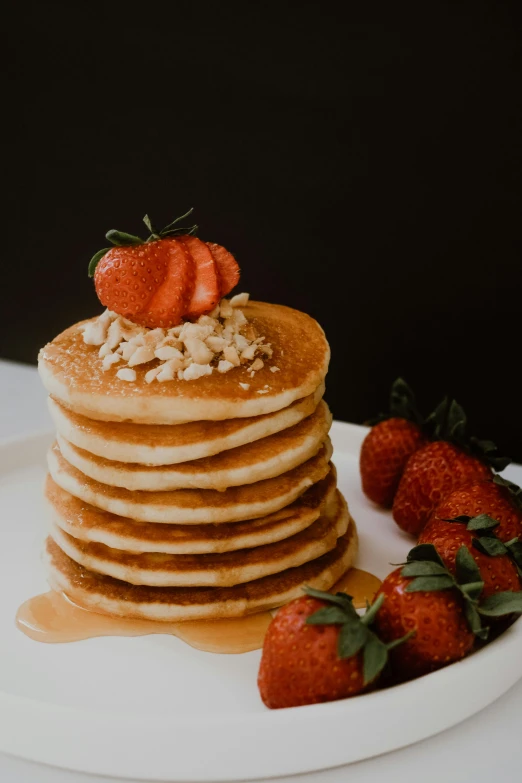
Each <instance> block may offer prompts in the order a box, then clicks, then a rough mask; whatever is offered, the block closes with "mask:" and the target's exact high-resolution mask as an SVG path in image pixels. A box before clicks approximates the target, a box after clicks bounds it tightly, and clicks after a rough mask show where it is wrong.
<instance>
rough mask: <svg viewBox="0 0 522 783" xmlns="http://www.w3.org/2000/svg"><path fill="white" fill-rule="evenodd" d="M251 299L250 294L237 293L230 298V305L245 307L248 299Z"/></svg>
mask: <svg viewBox="0 0 522 783" xmlns="http://www.w3.org/2000/svg"><path fill="white" fill-rule="evenodd" d="M249 299H250V294H236V295H235V296H233V297H232V299H231V300H230V306H231V307H244V306H245V305H247V304H248V300H249Z"/></svg>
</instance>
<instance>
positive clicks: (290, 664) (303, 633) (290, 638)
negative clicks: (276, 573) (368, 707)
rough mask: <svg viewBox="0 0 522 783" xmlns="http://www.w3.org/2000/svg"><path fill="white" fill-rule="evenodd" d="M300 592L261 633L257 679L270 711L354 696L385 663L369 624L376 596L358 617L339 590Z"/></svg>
mask: <svg viewBox="0 0 522 783" xmlns="http://www.w3.org/2000/svg"><path fill="white" fill-rule="evenodd" d="M306 592H307V593H308V596H305V597H303V598H297V599H295V600H294V601H291V602H290V603H289V604H287V605H286V606H284V607H283V608H282V609H280V610H279V611H278V613H277V614H276V616H275V618H274V619H273V620H272V622H271V624H270V626H269V628H268V631H267V634H266V637H265V642H264V646H263V655H262V658H261V665H260V668H259V675H258V681H257V682H258V686H259V692H260V694H261V698H262V699H263V702H264V703H265V704H266V706H267V707H270V708H272V709H277V708H279V707H299V706H301V705H304V704H317V703H319V702H325V701H334V700H336V699H344V698H346V697H347V696H354V695H355V694H356V693H361V691H363V690H366V689H368V687H370V686H371V685H372V684H373V683H375V681H376V679H377V678H378V677H379V675H380V673H381V671H382V669H383V668H384V666H385V665H386V661H387V658H388V648H387V647H386V645H384V644H382V642H381V641H380V640H379V639H378V637H377V636H376V635H375V634H374V633H373V631H371V630H370V628H369V626H370V624H371V623H372V622H373V621H374V619H375V615H376V613H377V612H378V611H379V609H380V606H381V604H382V600H383V599H382V598H381V599H380V601H379V602H378V603H377V602H376V603H374V605H373V606H372V607H371V608H370V609H368V611H367V613H366V615H364V617H362V618H360V617H359V616H358V615H357V612H356V611H355V609H354V607H353V604H352V599H351V597H350V596H348V595H345V594H344V593H337V595H335V596H334V595H330V594H329V593H323V592H320V591H318V590H311V589H310V588H307V589H306Z"/></svg>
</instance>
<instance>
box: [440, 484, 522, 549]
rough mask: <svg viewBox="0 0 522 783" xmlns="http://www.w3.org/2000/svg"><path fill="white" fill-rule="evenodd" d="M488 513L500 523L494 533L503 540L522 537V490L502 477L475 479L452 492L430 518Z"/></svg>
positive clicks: (451, 517) (472, 515)
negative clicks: (487, 479) (488, 479)
mask: <svg viewBox="0 0 522 783" xmlns="http://www.w3.org/2000/svg"><path fill="white" fill-rule="evenodd" d="M479 514H488V516H490V517H493V519H495V520H496V521H497V522H498V525H497V526H496V527H495V534H496V535H497V536H498V538H500V540H501V541H504V543H505V542H507V541H511V539H512V538H517V537H518V538H520V539H522V489H521V488H520V487H518V486H517V485H516V484H513V483H512V482H511V481H507V480H506V479H504V478H503V477H502V476H495V477H494V478H493V480H492V481H475V482H473V483H471V484H467V485H466V486H465V487H461V488H460V489H457V490H455V491H454V492H451V493H450V494H449V495H448V496H447V497H446V498H445V499H444V500H442V501H441V502H440V503H438V504H437V505H436V506H435V508H434V509H433V512H432V514H431V518H430V519H437V518H440V519H453V518H454V517H459V516H468V517H475V516H478V515H479Z"/></svg>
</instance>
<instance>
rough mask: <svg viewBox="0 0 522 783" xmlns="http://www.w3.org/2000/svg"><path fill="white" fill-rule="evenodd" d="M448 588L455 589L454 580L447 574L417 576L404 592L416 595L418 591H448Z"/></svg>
mask: <svg viewBox="0 0 522 783" xmlns="http://www.w3.org/2000/svg"><path fill="white" fill-rule="evenodd" d="M450 587H455V580H454V579H453V577H452V576H450V575H449V574H441V575H440V576H418V577H417V578H416V579H414V580H413V581H412V582H410V584H409V585H408V586H407V587H406V592H407V593H418V592H420V591H426V592H429V591H431V590H448V589H449V588H450Z"/></svg>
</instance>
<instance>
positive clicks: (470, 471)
mask: <svg viewBox="0 0 522 783" xmlns="http://www.w3.org/2000/svg"><path fill="white" fill-rule="evenodd" d="M431 423H432V425H433V435H434V437H435V438H437V440H435V441H434V442H433V443H428V444H427V445H425V446H423V447H422V448H420V449H419V450H418V451H416V452H415V453H414V454H413V455H412V456H411V458H410V459H409V460H408V463H407V465H406V468H405V469H404V473H403V474H402V478H401V480H400V482H399V487H398V489H397V493H396V495H395V500H394V501H393V518H394V520H395V521H396V523H397V524H398V525H399V527H400V528H402V529H403V530H405V531H406V532H408V533H411V534H412V535H414V536H418V535H419V533H420V532H421V530H422V528H423V527H424V525H425V524H426V522H427V521H428V519H429V517H430V515H431V513H432V511H433V509H434V508H435V506H436V505H437V504H438V503H440V502H441V501H443V500H444V499H445V498H446V497H447V496H448V495H449V494H450V493H451V492H453V491H454V490H456V489H459V487H462V486H464V485H465V484H469V483H470V482H473V481H481V480H484V479H489V478H491V476H492V470H491V468H492V467H494V468H495V469H497V470H501V469H503V468H504V467H505V466H506V465H507V464H508V463H509V460H508V459H504V458H502V457H498V456H497V454H496V447H495V445H494V444H493V443H491V442H490V441H479V440H477V439H476V438H468V437H466V434H465V428H466V415H465V413H464V411H463V410H462V408H461V407H460V405H458V404H457V403H456V402H455V401H454V400H452V401H451V402H449V401H444V402H443V403H442V404H441V405H440V406H439V407H438V408H437V410H436V411H435V413H434V414H433V416H432V417H431Z"/></svg>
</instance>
